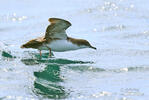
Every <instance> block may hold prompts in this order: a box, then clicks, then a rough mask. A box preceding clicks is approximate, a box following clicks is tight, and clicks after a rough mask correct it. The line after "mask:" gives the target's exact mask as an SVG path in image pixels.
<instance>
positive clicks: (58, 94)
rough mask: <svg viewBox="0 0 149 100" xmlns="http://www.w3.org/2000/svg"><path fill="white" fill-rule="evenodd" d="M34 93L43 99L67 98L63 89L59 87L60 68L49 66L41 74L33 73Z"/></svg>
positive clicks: (53, 65)
mask: <svg viewBox="0 0 149 100" xmlns="http://www.w3.org/2000/svg"><path fill="white" fill-rule="evenodd" d="M34 76H35V77H36V80H35V81H34V90H33V91H34V93H35V94H36V95H40V96H42V97H44V98H51V99H64V98H66V97H67V96H68V93H66V92H65V88H64V87H63V86H61V85H60V83H61V82H63V79H62V78H61V75H60V66H59V65H56V64H49V65H47V66H46V67H45V69H44V70H43V71H42V72H34Z"/></svg>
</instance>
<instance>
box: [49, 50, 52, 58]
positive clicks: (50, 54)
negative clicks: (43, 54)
mask: <svg viewBox="0 0 149 100" xmlns="http://www.w3.org/2000/svg"><path fill="white" fill-rule="evenodd" d="M49 56H50V57H51V56H52V53H51V48H49Z"/></svg>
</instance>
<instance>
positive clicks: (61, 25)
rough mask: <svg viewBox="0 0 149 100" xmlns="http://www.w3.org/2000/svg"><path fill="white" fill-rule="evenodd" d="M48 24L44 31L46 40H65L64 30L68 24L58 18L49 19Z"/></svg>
mask: <svg viewBox="0 0 149 100" xmlns="http://www.w3.org/2000/svg"><path fill="white" fill-rule="evenodd" d="M49 22H50V23H51V24H50V25H49V26H48V27H47V29H46V34H45V38H46V39H48V38H60V39H66V38H67V34H66V32H65V30H66V29H67V28H68V27H70V26H71V23H70V22H68V21H66V20H63V19H59V18H50V19H49Z"/></svg>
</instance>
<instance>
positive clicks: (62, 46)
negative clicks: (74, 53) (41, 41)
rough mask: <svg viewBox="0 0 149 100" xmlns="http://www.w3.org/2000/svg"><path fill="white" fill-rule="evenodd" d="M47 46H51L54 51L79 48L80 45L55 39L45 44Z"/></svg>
mask: <svg viewBox="0 0 149 100" xmlns="http://www.w3.org/2000/svg"><path fill="white" fill-rule="evenodd" d="M47 47H49V48H51V50H52V51H56V52H63V51H69V50H76V49H80V46H77V45H76V44H72V43H71V42H69V41H67V40H55V41H53V42H51V43H49V44H47Z"/></svg>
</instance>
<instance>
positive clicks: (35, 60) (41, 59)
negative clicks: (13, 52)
mask: <svg viewBox="0 0 149 100" xmlns="http://www.w3.org/2000/svg"><path fill="white" fill-rule="evenodd" d="M21 61H22V62H23V63H24V64H26V65H36V64H41V63H42V64H43V63H46V64H49V63H50V64H51V63H52V64H87V63H93V62H91V61H76V60H75V61H74V60H68V59H61V58H59V59H58V58H54V57H52V58H50V57H49V54H48V53H43V54H42V57H40V55H39V54H35V55H34V58H27V59H22V60H21Z"/></svg>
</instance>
